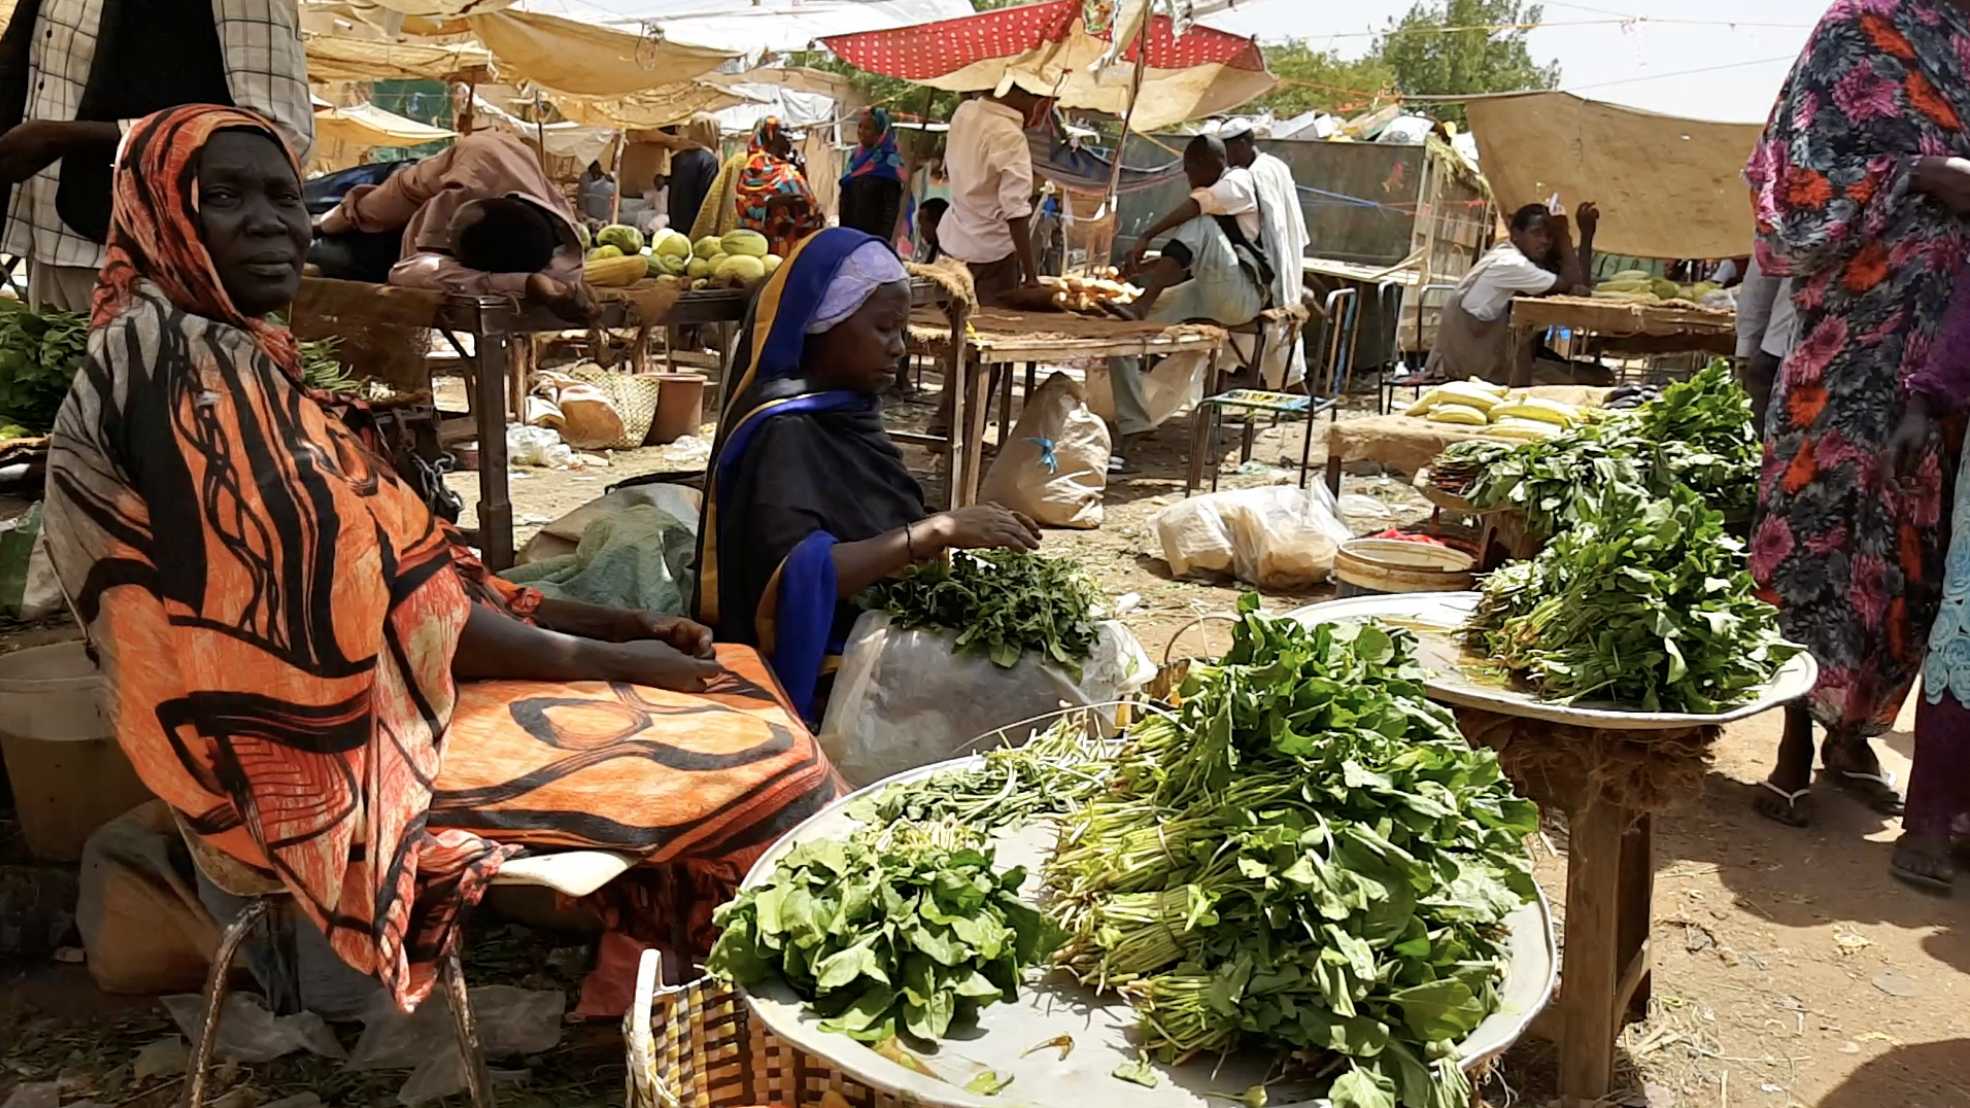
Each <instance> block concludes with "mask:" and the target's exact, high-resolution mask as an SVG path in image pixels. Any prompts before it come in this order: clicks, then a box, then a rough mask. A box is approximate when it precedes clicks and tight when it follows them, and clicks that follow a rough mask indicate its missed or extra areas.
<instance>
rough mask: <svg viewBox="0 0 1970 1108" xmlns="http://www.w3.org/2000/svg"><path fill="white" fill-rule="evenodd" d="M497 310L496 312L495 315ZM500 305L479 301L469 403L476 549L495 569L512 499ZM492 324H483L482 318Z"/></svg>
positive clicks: (507, 561) (505, 553)
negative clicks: (475, 471)
mask: <svg viewBox="0 0 1970 1108" xmlns="http://www.w3.org/2000/svg"><path fill="white" fill-rule="evenodd" d="M495 313H499V315H495ZM503 313H504V309H503V308H489V307H486V306H485V305H484V303H483V302H482V303H481V307H480V326H479V331H478V334H475V335H473V336H472V352H473V355H474V359H475V360H476V361H477V362H478V363H479V381H478V386H479V387H478V394H477V395H476V396H475V397H473V401H474V402H473V405H472V407H473V408H474V409H475V411H474V413H473V414H474V415H476V416H477V417H478V423H479V553H480V558H481V559H482V560H483V561H484V562H485V563H486V568H487V569H490V570H492V571H493V572H494V573H498V572H499V571H500V570H503V569H507V568H509V567H511V566H512V565H513V500H512V492H511V488H510V486H509V484H508V481H507V472H506V466H507V457H506V383H507V375H508V373H509V372H510V371H511V368H512V361H513V357H512V346H511V343H512V341H513V339H512V338H511V337H510V336H508V335H506V334H504V333H494V334H487V333H486V332H488V331H496V332H503V331H504V329H505V327H504V325H505V322H506V321H505V320H504V319H503V318H500V317H499V316H500V315H503ZM489 316H492V317H494V324H493V325H492V326H488V325H487V317H489Z"/></svg>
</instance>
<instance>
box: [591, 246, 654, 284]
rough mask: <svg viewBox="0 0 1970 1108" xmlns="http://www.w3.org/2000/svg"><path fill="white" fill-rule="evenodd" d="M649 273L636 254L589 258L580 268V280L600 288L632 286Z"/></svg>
mask: <svg viewBox="0 0 1970 1108" xmlns="http://www.w3.org/2000/svg"><path fill="white" fill-rule="evenodd" d="M648 271H649V264H648V263H647V262H645V261H644V260H643V256H642V255H640V254H638V255H635V256H634V257H631V256H624V257H619V258H590V259H589V260H588V261H586V262H583V263H582V266H581V275H582V279H583V280H585V281H587V282H588V283H589V284H591V285H595V286H597V287H600V288H610V287H616V286H621V285H633V284H635V283H636V282H637V281H639V280H642V278H643V276H644V274H645V273H647V272H648Z"/></svg>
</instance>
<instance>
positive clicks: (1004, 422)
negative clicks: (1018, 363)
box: [992, 362, 1013, 450]
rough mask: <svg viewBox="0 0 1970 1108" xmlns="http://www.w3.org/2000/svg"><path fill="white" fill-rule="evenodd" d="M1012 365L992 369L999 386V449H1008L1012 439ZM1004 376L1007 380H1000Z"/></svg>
mask: <svg viewBox="0 0 1970 1108" xmlns="http://www.w3.org/2000/svg"><path fill="white" fill-rule="evenodd" d="M1012 369H1013V366H1012V363H1011V362H1006V363H1005V364H1003V365H995V366H993V367H992V377H993V380H994V381H995V382H997V384H998V386H999V449H1000V450H1004V449H1005V448H1006V440H1007V439H1009V438H1011V437H1012ZM1000 374H1004V375H1005V379H1004V380H999V375H1000Z"/></svg>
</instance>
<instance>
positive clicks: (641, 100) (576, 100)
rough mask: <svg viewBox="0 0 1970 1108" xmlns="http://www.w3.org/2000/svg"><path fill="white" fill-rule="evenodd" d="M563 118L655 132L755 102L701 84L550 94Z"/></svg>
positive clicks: (734, 91) (732, 90)
mask: <svg viewBox="0 0 1970 1108" xmlns="http://www.w3.org/2000/svg"><path fill="white" fill-rule="evenodd" d="M549 96H550V98H551V99H552V100H553V101H554V106H555V107H556V108H558V109H560V112H561V114H562V115H564V116H566V117H567V118H569V119H571V120H574V121H575V122H577V123H583V124H587V125H589V126H593V127H610V128H615V129H619V130H625V131H654V130H656V129H657V128H659V127H669V126H672V125H673V124H678V123H683V122H684V121H686V120H688V119H690V118H691V117H692V116H694V115H697V114H699V113H701V112H719V111H724V110H725V109H727V108H734V107H738V106H741V105H744V104H750V103H754V100H753V99H752V97H750V96H748V95H746V93H745V92H744V90H741V89H736V88H724V87H720V86H717V85H711V84H706V83H704V82H701V81H686V82H683V83H682V84H676V85H662V86H659V87H657V88H653V89H645V90H643V91H642V92H639V93H636V94H634V95H631V96H569V95H567V94H566V93H560V92H555V93H550V94H549Z"/></svg>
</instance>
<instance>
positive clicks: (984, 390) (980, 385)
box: [952, 357, 992, 508]
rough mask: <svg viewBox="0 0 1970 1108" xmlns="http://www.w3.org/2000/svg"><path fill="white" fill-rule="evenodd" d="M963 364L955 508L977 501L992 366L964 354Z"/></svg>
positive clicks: (983, 461)
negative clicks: (961, 471)
mask: <svg viewBox="0 0 1970 1108" xmlns="http://www.w3.org/2000/svg"><path fill="white" fill-rule="evenodd" d="M964 368H965V378H964V385H965V390H964V399H965V419H964V429H965V430H964V477H963V480H962V482H961V484H960V487H959V490H958V495H959V496H960V497H961V499H960V501H959V502H958V503H957V504H954V505H952V506H953V507H959V508H962V507H967V506H969V505H972V504H976V503H978V486H979V485H981V484H982V483H984V480H985V417H986V416H987V415H989V414H990V412H989V411H988V409H989V408H991V406H992V379H991V371H992V367H990V366H987V365H986V364H985V363H984V362H982V361H980V360H978V359H977V358H973V357H967V358H965V362H964Z"/></svg>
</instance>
